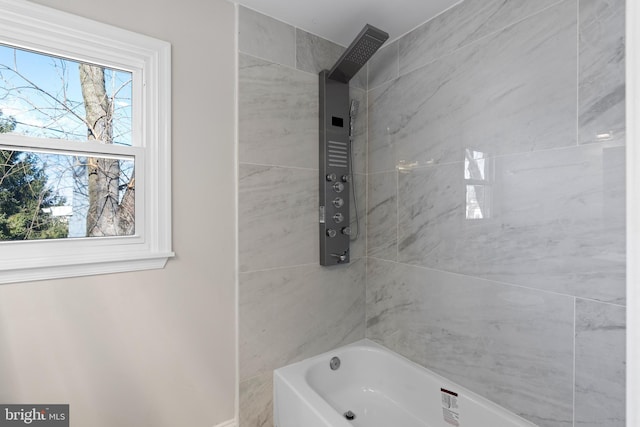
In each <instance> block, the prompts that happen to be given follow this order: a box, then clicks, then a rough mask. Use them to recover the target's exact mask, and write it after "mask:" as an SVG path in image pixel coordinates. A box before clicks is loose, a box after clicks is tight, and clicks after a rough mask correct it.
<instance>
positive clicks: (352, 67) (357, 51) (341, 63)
mask: <svg viewBox="0 0 640 427" xmlns="http://www.w3.org/2000/svg"><path fill="white" fill-rule="evenodd" d="M388 38H389V34H387V33H385V32H384V31H382V30H379V29H378V28H376V27H374V26H372V25H369V24H367V25H365V26H364V28H363V29H362V31H360V34H358V36H357V37H356V39H355V40H354V41H353V42H351V45H349V47H348V48H347V50H345V51H344V53H343V54H342V56H341V57H340V59H338V62H336V64H335V65H334V66H333V68H332V69H331V71H329V78H330V79H331V80H336V81H339V82H342V83H349V80H351V79H352V78H353V76H355V75H356V74H357V73H358V71H360V68H362V67H363V66H364V64H366V62H367V61H368V60H369V59H371V57H372V56H373V54H374V53H376V51H377V50H378V49H380V46H382V45H383V44H384V42H385V41H387V39H388Z"/></svg>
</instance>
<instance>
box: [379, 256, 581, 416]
mask: <svg viewBox="0 0 640 427" xmlns="http://www.w3.org/2000/svg"><path fill="white" fill-rule="evenodd" d="M367 337H368V338H371V339H374V340H376V341H378V342H380V343H382V344H383V345H386V346H388V347H390V348H391V349H393V350H395V351H398V352H399V353H401V354H404V355H406V356H407V357H409V358H411V359H413V360H414V361H416V362H417V363H420V364H422V365H424V366H426V367H428V368H430V369H433V370H435V371H436V372H438V373H440V374H442V375H443V376H445V377H447V378H449V379H451V380H453V381H456V382H458V383H459V384H461V385H463V386H465V387H468V388H469V389H471V390H473V391H475V392H477V393H479V394H480V395H483V396H485V397H487V398H488V399H490V400H492V401H494V402H496V403H498V404H499V405H502V406H504V407H505V408H507V409H509V410H511V411H513V412H515V413H517V414H519V415H521V416H522V417H524V418H526V419H528V420H530V421H532V422H534V423H536V424H537V425H540V426H544V427H557V426H563V427H571V426H572V399H573V298H571V297H567V296H561V295H555V294H551V293H546V292H539V291H533V290H527V289H523V288H519V287H513V286H508V285H502V284H498V283H494V282H490V281H486V280H481V279H477V278H473V277H468V276H462V275H457V274H450V273H446V272H440V271H436V270H430V269H424V268H419V267H413V266H407V265H404V264H397V263H395V262H389V261H383V260H377V259H369V263H368V265H367Z"/></svg>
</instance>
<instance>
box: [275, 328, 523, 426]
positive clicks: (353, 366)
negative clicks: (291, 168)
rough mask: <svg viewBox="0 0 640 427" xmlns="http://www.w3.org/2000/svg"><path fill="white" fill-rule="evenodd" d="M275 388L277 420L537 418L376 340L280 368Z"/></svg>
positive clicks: (450, 422)
mask: <svg viewBox="0 0 640 427" xmlns="http://www.w3.org/2000/svg"><path fill="white" fill-rule="evenodd" d="M334 356H337V357H339V358H340V361H341V364H340V368H338V369H337V370H335V371H334V370H331V368H330V367H329V361H330V360H331V358H332V357H334ZM285 389H288V390H286V392H285ZM274 394H275V395H274V405H275V407H274V420H275V424H276V425H277V426H278V427H299V426H300V425H305V426H314V427H315V426H316V425H317V426H322V427H347V426H356V427H388V426H390V425H396V426H404V427H451V426H454V427H457V426H456V424H458V425H459V426H461V427H484V426H488V425H491V426H492V427H525V426H526V427H529V426H534V424H532V423H530V422H528V421H526V420H524V419H522V418H520V417H518V416H517V415H515V414H513V413H511V412H508V411H507V410H505V409H504V408H502V407H500V406H498V405H495V404H494V403H492V402H490V401H488V400H486V399H484V398H482V397H481V396H479V395H477V394H475V393H473V392H471V391H469V390H466V389H465V388H463V387H461V386H459V385H457V384H455V383H453V382H451V381H448V380H447V379H446V378H443V377H441V376H439V375H437V374H435V373H433V372H431V371H429V370H427V369H425V368H424V367H422V366H419V365H417V364H415V363H413V362H411V361H409V360H407V359H405V358H403V357H402V356H400V355H397V354H395V353H393V352H391V351H390V350H388V349H386V348H385V347H383V346H381V345H379V344H377V343H374V342H372V341H369V340H361V341H358V342H357V343H354V344H351V345H349V346H345V347H342V348H339V349H336V350H334V351H331V352H327V353H325V354H323V355H320V356H316V357H313V358H310V359H307V360H305V361H302V362H298V363H296V364H293V365H289V366H287V367H284V368H281V369H279V370H276V373H275V375H274ZM285 395H286V396H285ZM447 404H448V405H450V406H451V405H453V407H451V408H446V407H445V406H446V405H447ZM298 406H301V407H298ZM294 407H295V408H294ZM305 411H306V412H305ZM347 411H351V412H352V413H353V414H355V418H354V419H353V420H347V419H346V418H345V416H344V415H343V414H345V413H346V412H347ZM292 412H296V416H295V417H291V416H289V415H291V413H292ZM283 415H284V417H283ZM311 418H313V420H311ZM285 419H286V420H287V421H288V422H284V421H285ZM316 422H318V424H316Z"/></svg>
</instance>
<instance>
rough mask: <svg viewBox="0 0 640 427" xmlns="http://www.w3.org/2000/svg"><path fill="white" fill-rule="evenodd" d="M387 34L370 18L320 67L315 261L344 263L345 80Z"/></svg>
mask: <svg viewBox="0 0 640 427" xmlns="http://www.w3.org/2000/svg"><path fill="white" fill-rule="evenodd" d="M388 38H389V35H388V34H387V33H385V32H384V31H381V30H379V29H377V28H375V27H373V26H371V25H369V24H367V25H365V27H364V28H363V29H362V31H361V32H360V34H358V36H357V37H356V39H355V40H354V41H353V42H352V43H351V45H350V46H349V47H348V48H347V50H346V51H345V52H344V53H343V54H342V56H341V57H340V59H338V62H337V63H336V64H335V65H334V66H333V68H332V69H331V70H329V71H327V70H323V71H321V72H320V165H319V166H320V167H319V169H320V180H319V182H320V265H336V264H344V263H348V262H349V260H350V255H349V245H350V242H351V219H350V215H349V201H350V197H349V196H350V194H351V192H352V191H354V189H353V188H352V183H353V179H352V175H351V161H350V159H351V156H352V149H353V147H352V146H351V138H350V136H351V135H350V133H351V132H352V128H353V126H352V119H353V118H352V117H351V115H350V111H351V110H352V109H351V108H350V104H349V81H350V80H351V79H352V78H353V76H355V75H356V74H357V73H358V71H359V70H360V69H361V68H362V67H363V66H364V65H365V64H366V62H367V61H368V60H369V59H370V58H371V57H372V56H373V54H374V53H375V52H376V51H377V50H378V49H379V48H380V46H382V44H383V43H384V42H385V41H386V40H387V39H388Z"/></svg>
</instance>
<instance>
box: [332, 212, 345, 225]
mask: <svg viewBox="0 0 640 427" xmlns="http://www.w3.org/2000/svg"><path fill="white" fill-rule="evenodd" d="M333 220H334V221H335V222H336V224H340V223H341V222H342V221H344V215H342V213H340V212H338V213H337V214H335V215H334V216H333Z"/></svg>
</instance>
